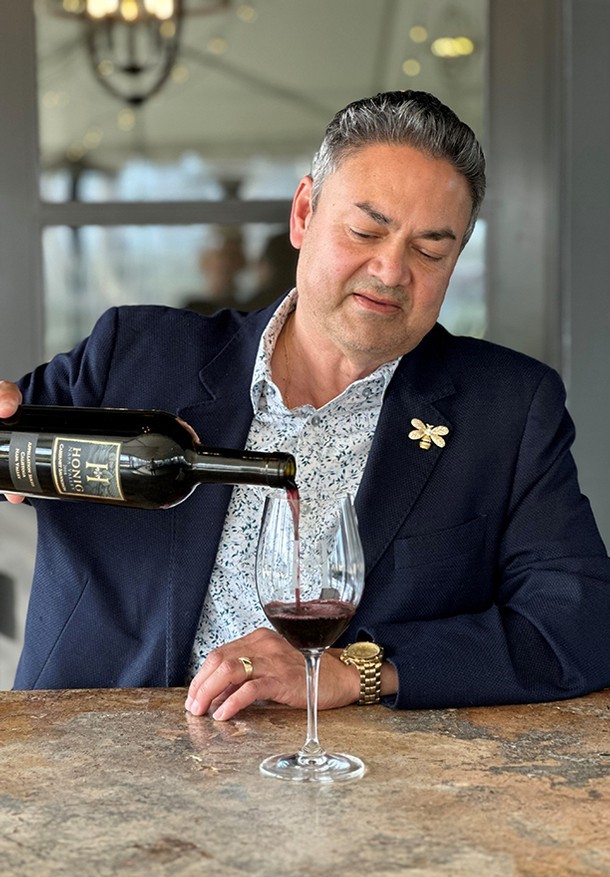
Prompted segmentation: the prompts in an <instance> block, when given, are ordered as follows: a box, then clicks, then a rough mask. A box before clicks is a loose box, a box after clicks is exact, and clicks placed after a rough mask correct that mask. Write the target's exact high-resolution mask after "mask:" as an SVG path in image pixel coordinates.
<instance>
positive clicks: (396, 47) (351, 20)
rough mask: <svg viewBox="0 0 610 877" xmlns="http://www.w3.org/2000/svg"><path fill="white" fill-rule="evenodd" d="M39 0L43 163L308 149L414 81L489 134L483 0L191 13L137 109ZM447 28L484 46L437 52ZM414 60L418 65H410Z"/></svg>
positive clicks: (264, 3)
mask: <svg viewBox="0 0 610 877" xmlns="http://www.w3.org/2000/svg"><path fill="white" fill-rule="evenodd" d="M37 2H38V5H37V7H36V10H37V42H38V57H39V65H38V82H39V94H40V138H41V161H42V164H43V167H56V166H58V165H62V164H64V163H65V162H66V161H69V160H73V161H87V162H90V163H91V164H94V165H97V166H100V167H105V168H108V169H111V168H113V167H118V166H120V165H121V164H122V163H124V162H125V161H126V160H127V159H128V158H129V157H130V156H133V155H143V156H146V157H148V158H149V159H152V160H155V161H161V162H163V161H172V160H174V159H176V157H177V156H180V155H182V154H183V153H184V152H185V151H195V152H197V153H199V154H201V155H205V156H206V158H208V159H210V160H212V161H214V162H216V163H218V164H220V165H222V164H226V165H227V166H229V165H231V163H238V162H240V161H243V160H244V158H245V157H247V156H252V155H267V156H276V157H280V158H281V157H286V158H289V157H295V156H300V155H310V154H311V152H312V150H313V149H314V148H315V146H316V144H317V143H318V142H319V139H320V137H321V134H322V132H323V129H324V127H325V125H326V123H327V122H328V120H329V119H330V117H331V116H332V115H333V113H334V112H335V111H336V110H337V109H338V108H339V107H341V106H343V105H345V104H346V103H347V102H348V101H350V100H353V99H355V98H358V97H363V96H366V95H369V94H373V93H375V92H377V91H383V90H391V89H404V88H417V89H424V90H427V91H432V92H434V93H436V94H437V95H438V96H439V97H440V98H441V99H443V100H444V101H445V102H447V103H448V104H449V105H451V106H452V107H453V108H454V109H455V110H456V111H457V112H458V114H459V115H460V116H461V117H462V118H463V119H464V120H465V121H467V122H468V123H469V124H470V125H471V126H472V127H473V128H474V129H475V130H476V131H477V132H478V133H479V134H480V135H481V134H482V129H483V75H484V56H485V27H486V25H485V9H486V0H251V2H249V3H240V2H232V3H231V5H230V9H229V11H228V12H224V13H219V14H216V15H211V16H196V15H191V16H188V15H187V17H186V19H185V22H184V26H183V32H182V41H181V51H180V55H179V58H178V61H177V69H175V70H174V76H173V77H172V78H170V80H169V81H168V82H167V83H166V84H165V86H164V87H163V88H162V90H161V91H160V92H159V93H158V94H157V95H155V96H154V97H153V98H151V99H150V101H148V102H147V103H145V104H144V105H143V106H142V107H141V108H139V109H138V110H136V111H133V110H132V109H131V108H129V107H127V105H125V104H123V103H121V101H120V100H118V99H117V98H114V97H112V96H111V95H109V94H108V93H107V92H106V91H105V90H104V89H103V88H102V86H101V85H100V84H99V82H97V81H96V79H95V76H94V74H93V71H92V68H91V65H90V63H89V59H88V57H87V53H86V50H85V41H84V36H83V23H82V22H81V21H80V20H78V19H74V20H72V19H67V18H59V17H54V16H52V15H50V14H49V11H48V9H47V7H46V5H45V3H46V2H47V0H37ZM196 2H197V0H191V4H193V3H195V4H196ZM186 7H187V9H188V8H189V3H188V2H186ZM245 8H249V9H250V10H252V9H253V10H254V13H252V12H249V13H248V15H247V16H246V15H245V14H244V9H245ZM240 16H241V17H240ZM247 18H250V19H251V20H244V19H247ZM413 25H420V26H423V27H425V28H426V30H427V33H428V37H427V38H426V39H425V40H424V41H423V42H414V41H413V39H411V37H410V36H409V32H410V29H411V28H412V27H413ZM441 36H468V37H469V38H470V39H471V40H472V41H473V43H474V47H475V50H474V52H473V53H472V54H471V55H469V56H467V57H462V58H457V59H441V58H438V57H435V56H434V55H433V54H432V52H431V50H430V47H431V43H432V41H433V40H434V39H435V38H437V37H441ZM214 40H215V42H214ZM214 49H215V51H214ZM219 49H220V50H222V51H219ZM406 60H411V61H416V62H417V63H418V64H419V65H420V68H421V70H420V73H419V74H418V75H416V76H408V75H406V74H405V72H404V71H403V64H404V62H405V61H406ZM411 66H415V67H416V66H417V65H411Z"/></svg>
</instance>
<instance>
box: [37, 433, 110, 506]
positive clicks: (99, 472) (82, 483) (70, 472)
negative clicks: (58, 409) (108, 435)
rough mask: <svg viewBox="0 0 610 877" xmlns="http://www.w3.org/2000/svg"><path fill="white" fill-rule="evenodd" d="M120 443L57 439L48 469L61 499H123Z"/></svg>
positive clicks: (59, 437)
mask: <svg viewBox="0 0 610 877" xmlns="http://www.w3.org/2000/svg"><path fill="white" fill-rule="evenodd" d="M120 452H121V443H120V442H102V441H93V440H91V439H80V438H73V437H71V438H65V437H61V436H58V437H57V438H56V439H54V441H53V447H52V455H51V469H52V473H53V481H54V482H55V489H56V490H57V493H58V494H59V495H60V496H95V497H101V498H106V499H114V500H117V499H118V500H124V499H125V497H124V496H123V491H122V489H121V478H120V472H119V462H120Z"/></svg>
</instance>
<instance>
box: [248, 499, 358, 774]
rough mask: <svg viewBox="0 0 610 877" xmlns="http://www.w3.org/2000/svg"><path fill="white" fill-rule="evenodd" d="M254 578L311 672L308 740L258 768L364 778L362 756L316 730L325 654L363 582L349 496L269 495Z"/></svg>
mask: <svg viewBox="0 0 610 877" xmlns="http://www.w3.org/2000/svg"><path fill="white" fill-rule="evenodd" d="M256 582H257V588H258V594H259V599H260V601H261V605H262V607H263V610H264V612H265V615H266V616H267V618H268V619H269V621H270V622H271V624H272V625H273V627H274V628H275V629H276V630H277V631H278V633H280V634H281V635H282V636H283V637H285V639H287V640H288V642H289V643H290V644H291V645H293V646H294V647H295V648H296V649H299V651H300V652H301V653H302V654H303V657H304V659H305V669H306V674H307V739H306V740H305V743H304V744H303V746H302V748H301V749H300V751H299V752H296V753H285V754H282V755H274V756H270V757H269V758H266V759H265V760H264V761H263V762H262V763H261V765H260V770H261V773H263V774H264V775H266V776H272V777H277V778H279V779H289V780H297V781H308V782H323V783H328V782H336V781H340V780H349V779H356V778H357V777H360V776H362V775H363V773H364V764H363V762H362V761H361V760H360V759H359V758H356V757H354V756H351V755H345V754H337V753H332V754H331V753H328V752H325V751H324V749H323V748H322V746H321V745H320V742H319V740H318V728H317V711H318V710H317V707H318V703H317V702H318V674H319V667H320V658H321V656H322V653H323V652H324V650H325V649H327V648H328V647H329V646H331V645H332V644H333V643H334V641H335V640H336V639H337V637H338V636H339V635H340V634H341V633H342V632H343V631H344V630H345V628H346V627H347V625H348V624H349V622H350V620H351V618H352V616H353V614H354V612H355V611H356V608H357V606H358V603H359V601H360V597H361V595H362V589H363V587H364V554H363V551H362V544H361V542H360V537H359V535H358V524H357V520H356V513H355V511H354V507H353V505H352V502H351V499H350V498H349V497H348V496H345V497H341V498H340V500H338V501H337V502H335V503H332V504H328V505H326V506H325V505H324V504H322V503H319V502H318V501H316V502H314V503H311V504H305V503H304V502H299V497H298V493H297V492H296V491H287V492H282V493H280V492H279V491H278V492H274V494H272V495H269V496H268V497H267V498H266V500H265V506H264V510H263V519H262V524H261V530H260V536H259V542H258V550H257V556H256Z"/></svg>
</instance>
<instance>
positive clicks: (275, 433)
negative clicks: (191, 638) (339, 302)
mask: <svg viewBox="0 0 610 877" xmlns="http://www.w3.org/2000/svg"><path fill="white" fill-rule="evenodd" d="M296 298H297V293H296V290H293V291H292V292H291V293H290V294H289V295H288V296H287V297H286V298H285V299H284V300H283V301H282V303H281V304H280V305H279V307H278V309H277V310H276V312H275V313H274V314H273V316H272V318H271V320H270V321H269V324H268V326H267V328H266V329H265V331H264V333H263V335H262V337H261V341H260V344H259V349H258V354H257V357H256V361H255V365H254V371H253V374H252V384H251V390H250V397H251V400H252V408H253V412H254V417H253V420H252V425H251V427H250V433H249V436H248V441H247V444H246V448H247V449H248V450H253V451H284V452H287V453H290V454H293V455H294V457H295V458H296V462H297V483H298V485H299V493H300V496H301V509H302V512H305V511H306V506H307V504H308V503H309V504H310V508H309V511H310V512H313V514H314V515H315V513H316V509H318V508H320V509H321V508H323V506H324V504H325V503H326V504H327V505H328V503H329V502H330V501H331V500H332V499H334V498H336V497H338V496H339V495H341V494H343V495H345V494H349V495H351V496H352V497H355V495H356V493H357V491H358V487H359V485H360V480H361V478H362V473H363V470H364V466H365V463H366V460H367V457H368V453H369V449H370V447H371V442H372V440H373V435H374V433H375V428H376V426H377V421H378V419H379V414H380V412H381V406H382V403H383V395H384V392H385V389H386V387H387V385H388V383H389V382H390V380H391V378H392V376H393V374H394V371H395V369H396V366H397V365H398V362H399V360H398V359H396V360H394V361H392V362H389V363H385V364H384V365H382V366H380V368H378V369H377V370H376V371H374V372H373V373H372V374H370V375H368V376H367V377H366V378H362V379H361V380H358V381H355V382H354V383H353V384H351V385H350V386H349V387H347V388H346V389H345V390H344V391H343V392H342V393H341V394H340V395H339V396H337V397H336V398H335V399H332V400H331V401H330V402H328V403H327V404H326V405H324V406H322V407H321V408H317V409H316V408H314V407H313V406H312V405H302V406H301V407H299V408H295V409H294V410H289V409H288V408H286V406H285V404H284V401H283V399H282V396H281V393H280V391H279V389H278V388H277V387H276V386H275V384H274V383H273V380H272V378H271V355H272V353H273V350H274V347H275V343H276V341H277V338H278V336H279V334H280V331H281V329H282V327H283V325H284V323H285V321H286V319H287V317H288V315H289V314H290V312H291V311H292V310H293V309H294V307H295V306H296ZM268 491H269V488H265V487H254V486H249V485H237V486H235V487H234V488H233V492H232V496H231V500H230V503H229V508H228V511H227V516H226V519H225V524H224V529H223V532H222V536H221V539H220V544H219V548H218V554H217V556H216V562H215V565H214V569H213V571H212V575H211V578H210V584H209V587H208V591H207V594H206V597H205V601H204V606H203V610H202V613H201V618H200V620H199V626H198V629H197V634H196V636H195V642H194V644H193V650H192V653H191V660H190V663H189V668H188V677H189V679H190V678H192V677H193V676H194V675H195V673H196V672H197V670H198V669H199V668H200V667H201V664H202V663H203V661H204V660H205V658H206V656H207V654H208V652H210V651H211V650H212V649H213V648H216V647H217V646H220V645H222V644H223V643H226V642H229V641H231V640H234V639H237V638H239V637H241V636H244V635H245V634H247V633H249V632H250V631H252V630H254V629H255V628H257V627H269V626H270V624H269V622H268V621H267V619H266V617H265V615H264V613H263V610H262V608H261V606H260V604H259V601H258V596H257V591H256V581H255V575H254V569H255V560H256V546H257V540H258V532H259V527H260V522H261V515H262V511H263V503H264V499H265V496H266V494H267V492H268Z"/></svg>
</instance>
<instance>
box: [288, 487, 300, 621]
mask: <svg viewBox="0 0 610 877" xmlns="http://www.w3.org/2000/svg"><path fill="white" fill-rule="evenodd" d="M286 496H287V497H288V505H289V506H290V511H291V513H292V520H293V523H294V560H293V564H294V565H293V571H292V576H293V581H294V599H295V603H296V608H297V612H298V610H299V609H300V608H301V540H300V536H299V519H300V515H301V497H300V496H299V488H298V487H297V486H296V484H295V485H294V487H287V488H286Z"/></svg>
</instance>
